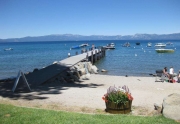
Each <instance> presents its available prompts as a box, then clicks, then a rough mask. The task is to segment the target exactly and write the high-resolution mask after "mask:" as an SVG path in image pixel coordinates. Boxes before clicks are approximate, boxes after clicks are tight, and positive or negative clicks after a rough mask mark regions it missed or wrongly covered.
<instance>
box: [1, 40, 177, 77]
mask: <svg viewBox="0 0 180 124" xmlns="http://www.w3.org/2000/svg"><path fill="white" fill-rule="evenodd" d="M111 42H113V43H115V47H116V49H114V50H107V51H106V56H105V57H104V58H103V59H101V60H99V61H98V62H96V63H95V65H96V66H97V67H98V68H99V70H101V69H105V70H108V72H106V73H101V72H100V74H106V75H121V76H124V75H129V76H149V74H151V73H155V70H157V69H163V68H164V67H165V66H167V67H168V68H169V67H170V66H173V67H174V70H175V72H176V73H177V72H178V71H179V70H180V62H179V60H180V41H170V42H172V43H173V45H167V47H166V48H173V49H175V52H174V53H156V51H155V47H154V45H155V43H160V42H164V43H167V42H169V41H160V40H157V41H155V40H153V41H152V40H151V41H150V40H147V41H141V40H139V41H130V40H127V41H126V40H117V41H95V40H94V41H59V42H7V43H0V79H1V78H7V77H11V76H17V73H18V71H19V70H22V71H23V72H28V71H33V70H34V68H42V67H45V66H48V65H50V64H52V63H53V62H54V61H60V60H63V59H65V58H67V56H68V53H70V54H71V56H72V55H75V53H76V52H78V53H80V51H81V49H72V50H71V49H70V48H71V47H72V46H75V45H80V44H83V43H88V44H89V45H90V46H89V47H91V45H92V44H94V45H95V46H104V45H106V44H108V43H111ZM125 42H129V43H130V44H131V47H122V44H124V43H125ZM136 42H140V45H136ZM148 42H151V43H152V47H147V43H148ZM6 48H13V50H11V51H4V49H6Z"/></svg>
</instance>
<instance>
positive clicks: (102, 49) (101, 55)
mask: <svg viewBox="0 0 180 124" xmlns="http://www.w3.org/2000/svg"><path fill="white" fill-rule="evenodd" d="M102 56H103V49H102V48H101V56H100V57H101V58H102Z"/></svg>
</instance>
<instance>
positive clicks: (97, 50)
mask: <svg viewBox="0 0 180 124" xmlns="http://www.w3.org/2000/svg"><path fill="white" fill-rule="evenodd" d="M97 60H99V49H97Z"/></svg>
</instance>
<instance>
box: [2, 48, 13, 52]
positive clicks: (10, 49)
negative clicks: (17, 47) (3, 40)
mask: <svg viewBox="0 0 180 124" xmlns="http://www.w3.org/2000/svg"><path fill="white" fill-rule="evenodd" d="M9 50H13V48H7V49H4V51H9Z"/></svg>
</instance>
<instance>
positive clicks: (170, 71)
mask: <svg viewBox="0 0 180 124" xmlns="http://www.w3.org/2000/svg"><path fill="white" fill-rule="evenodd" d="M169 74H170V75H173V74H174V69H173V67H172V66H171V68H170V69H169Z"/></svg>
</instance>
